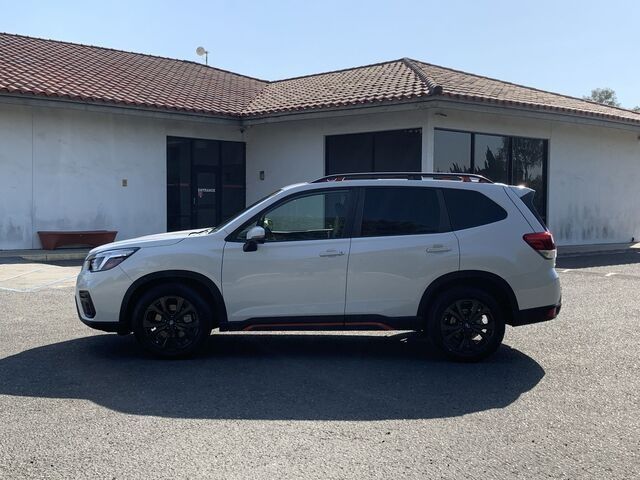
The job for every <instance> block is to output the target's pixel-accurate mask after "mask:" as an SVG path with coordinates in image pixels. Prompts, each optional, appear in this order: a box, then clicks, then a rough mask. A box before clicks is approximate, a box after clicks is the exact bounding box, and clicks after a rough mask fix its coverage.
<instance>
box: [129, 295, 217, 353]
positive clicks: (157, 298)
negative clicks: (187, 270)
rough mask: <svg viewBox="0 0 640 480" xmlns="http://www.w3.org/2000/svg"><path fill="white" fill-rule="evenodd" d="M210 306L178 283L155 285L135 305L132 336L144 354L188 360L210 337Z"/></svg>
mask: <svg viewBox="0 0 640 480" xmlns="http://www.w3.org/2000/svg"><path fill="white" fill-rule="evenodd" d="M212 317H213V314H212V309H211V306H210V305H209V304H208V303H207V302H206V301H205V300H204V299H203V298H202V296H201V295H199V294H198V293H197V292H196V291H194V290H193V289H191V288H189V287H187V286H185V285H181V284H179V283H167V284H163V285H158V286H156V287H153V288H151V289H150V290H148V291H147V292H145V293H144V294H143V295H142V296H141V297H140V298H139V299H138V301H137V302H136V305H135V307H134V309H133V316H132V319H131V323H132V328H133V333H134V334H135V336H136V339H137V340H138V342H139V343H140V345H142V347H143V348H144V349H145V350H147V351H148V352H150V353H152V354H154V355H156V356H159V357H164V358H184V357H189V356H191V355H193V354H194V353H196V352H197V351H199V350H200V349H201V348H202V347H203V346H204V344H205V343H206V341H207V339H208V337H209V335H210V334H211V329H212V328H211V325H212Z"/></svg>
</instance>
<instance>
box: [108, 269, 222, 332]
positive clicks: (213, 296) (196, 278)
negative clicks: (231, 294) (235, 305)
mask: <svg viewBox="0 0 640 480" xmlns="http://www.w3.org/2000/svg"><path fill="white" fill-rule="evenodd" d="M175 281H179V282H181V283H183V284H185V285H187V286H189V287H191V288H193V289H194V290H196V291H197V292H198V293H199V294H200V295H202V296H203V298H204V299H205V300H206V301H208V302H210V303H211V305H212V307H213V311H214V314H215V318H214V319H213V327H214V328H215V327H217V326H219V325H220V324H221V323H226V321H227V309H226V307H225V304H224V299H223V297H222V293H221V292H220V289H219V288H218V286H217V285H216V284H215V283H214V282H213V281H212V280H211V279H210V278H208V277H206V276H205V275H202V274H201V273H196V272H191V271H189V270H163V271H160V272H154V273H150V274H148V275H144V276H142V277H140V278H138V279H137V280H136V281H135V282H133V283H132V284H131V286H130V287H129V288H128V289H127V292H126V293H125V295H124V297H123V299H122V304H121V305H120V317H119V323H120V325H121V326H122V327H124V328H123V329H122V330H126V331H131V314H132V312H133V309H134V307H135V304H136V301H137V300H138V298H140V296H141V295H143V294H144V292H146V291H148V290H149V289H150V288H152V287H155V286H156V285H161V284H163V283H170V282H175Z"/></svg>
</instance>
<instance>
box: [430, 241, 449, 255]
mask: <svg viewBox="0 0 640 480" xmlns="http://www.w3.org/2000/svg"><path fill="white" fill-rule="evenodd" d="M449 251H451V247H449V246H447V245H442V244H439V243H438V244H435V245H431V246H430V247H429V248H427V253H438V252H449Z"/></svg>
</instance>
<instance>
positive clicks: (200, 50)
mask: <svg viewBox="0 0 640 480" xmlns="http://www.w3.org/2000/svg"><path fill="white" fill-rule="evenodd" d="M196 53H197V54H198V56H200V57H202V56H203V55H204V64H205V65H209V52H208V51H207V50H205V49H204V47H198V48H196Z"/></svg>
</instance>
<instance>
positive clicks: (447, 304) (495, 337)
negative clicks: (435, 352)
mask: <svg viewBox="0 0 640 480" xmlns="http://www.w3.org/2000/svg"><path fill="white" fill-rule="evenodd" d="M504 330H505V321H504V314H503V312H502V309H501V308H500V305H499V304H498V303H497V302H496V301H495V299H494V298H493V297H492V296H491V295H489V294H488V293H487V292H485V291H483V290H480V289H477V288H470V287H469V288H467V287H464V288H454V289H451V290H449V291H447V292H445V293H443V294H442V295H441V296H440V298H438V299H437V301H436V302H435V304H434V306H433V308H432V309H431V312H430V314H429V318H428V321H427V333H428V335H429V337H430V338H431V340H432V342H433V343H434V344H435V345H436V347H438V348H439V349H440V350H441V351H442V352H444V354H445V355H447V356H448V357H449V358H451V359H453V360H458V361H465V362H475V361H479V360H482V359H484V358H486V357H488V356H489V355H491V354H492V353H494V352H495V351H496V350H497V349H498V347H499V346H500V344H501V343H502V339H503V338H504Z"/></svg>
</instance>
